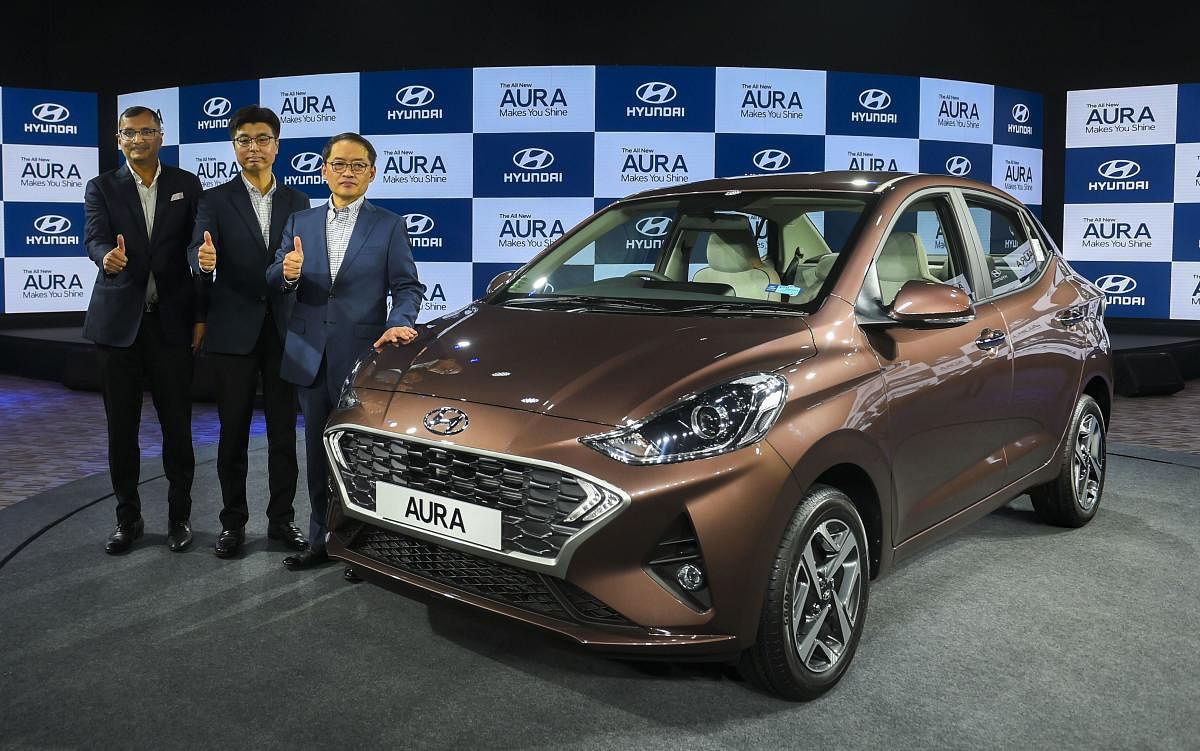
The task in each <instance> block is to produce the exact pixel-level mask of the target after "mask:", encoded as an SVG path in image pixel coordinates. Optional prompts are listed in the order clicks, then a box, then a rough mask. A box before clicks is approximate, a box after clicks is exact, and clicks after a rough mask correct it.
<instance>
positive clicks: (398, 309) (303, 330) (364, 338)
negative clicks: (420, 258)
mask: <svg viewBox="0 0 1200 751" xmlns="http://www.w3.org/2000/svg"><path fill="white" fill-rule="evenodd" d="M328 210H329V206H328V204H324V205H321V206H318V207H316V208H312V209H308V210H305V211H300V212H297V213H295V214H292V216H291V218H290V219H288V221H287V224H286V226H284V228H283V236H282V237H281V238H280V241H279V249H278V250H277V251H276V252H275V263H273V264H272V265H271V267H270V268H268V269H267V274H266V277H267V284H268V285H269V286H270V287H272V288H274V289H279V290H282V291H284V292H285V293H286V292H290V293H292V294H294V295H295V298H296V300H295V306H294V307H293V308H292V314H291V316H290V317H289V318H288V325H287V329H288V331H287V339H286V341H285V342H284V347H283V364H282V366H281V368H280V374H281V375H282V376H283V378H284V379H285V380H287V381H291V382H292V383H294V384H296V385H298V386H310V385H312V384H313V382H314V381H315V380H316V377H317V372H318V370H320V367H321V359H322V358H325V359H326V378H327V379H328V380H329V381H330V382H333V383H340V382H341V381H342V380H343V379H344V378H345V377H346V376H347V375H349V373H350V368H352V367H353V366H354V361H355V360H356V359H357V358H358V357H359V356H360V355H362V353H363V352H364V351H365V350H366V349H367V348H368V347H370V346H371V345H372V344H374V343H375V340H376V339H378V338H379V336H380V335H381V334H382V333H383V332H384V331H385V330H386V329H388V328H390V327H392V326H413V325H414V324H415V323H416V320H417V313H418V312H419V311H420V309H421V301H422V297H423V295H424V294H425V285H423V284H421V282H420V281H418V279H417V266H416V264H415V263H413V257H412V249H411V248H410V247H409V244H408V235H407V233H406V232H405V229H404V220H403V219H402V218H401V217H400V216H399V215H397V214H395V213H393V212H391V211H388V210H387V209H382V208H380V207H378V206H375V205H373V204H371V203H369V202H367V201H363V205H362V209H361V210H360V211H359V214H358V221H357V222H356V223H355V225H354V231H353V232H352V233H351V234H350V243H349V244H348V245H347V246H346V254H345V256H344V257H343V259H342V265H341V267H340V268H339V269H338V275H337V280H336V281H334V280H332V279H331V278H330V273H329V251H328V250H327V248H326V245H325V222H326V214H327V212H328ZM297 236H299V237H300V240H301V242H302V243H303V245H304V265H303V266H302V267H301V269H300V280H299V282H298V283H297V284H296V285H295V286H294V287H289V286H288V285H287V284H285V283H284V281H283V258H284V256H286V255H287V254H288V253H290V252H291V251H292V250H293V248H294V244H293V238H294V237H297ZM219 252H220V251H219V250H218V253H219ZM218 258H219V256H218ZM218 263H219V261H218ZM217 268H218V269H219V268H220V266H219V265H218V267H217ZM219 273H220V272H218V275H219ZM388 295H391V299H392V310H391V313H390V314H389V313H388V310H387V297H388Z"/></svg>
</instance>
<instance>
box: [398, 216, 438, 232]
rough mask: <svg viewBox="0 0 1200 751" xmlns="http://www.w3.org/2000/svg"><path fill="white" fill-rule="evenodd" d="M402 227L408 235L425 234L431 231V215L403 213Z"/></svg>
mask: <svg viewBox="0 0 1200 751" xmlns="http://www.w3.org/2000/svg"><path fill="white" fill-rule="evenodd" d="M403 216H404V228H405V229H406V230H407V231H408V234H409V235H426V234H429V233H430V232H432V231H433V217H431V216H428V215H426V214H404V215H403Z"/></svg>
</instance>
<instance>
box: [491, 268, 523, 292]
mask: <svg viewBox="0 0 1200 751" xmlns="http://www.w3.org/2000/svg"><path fill="white" fill-rule="evenodd" d="M515 273H517V270H516V269H509V270H508V271H501V272H500V273H499V274H496V275H495V276H494V277H492V281H490V282H488V286H487V292H486V293H485V294H489V295H490V294H492V293H493V292H495V291H496V290H498V289H500V288H501V287H503V286H504V285H506V284H508V280H509V279H512V278H513V274H515Z"/></svg>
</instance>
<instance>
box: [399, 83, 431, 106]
mask: <svg viewBox="0 0 1200 751" xmlns="http://www.w3.org/2000/svg"><path fill="white" fill-rule="evenodd" d="M433 97H434V93H433V89H431V88H429V87H428V86H419V85H417V84H413V85H412V86H405V87H404V88H402V89H399V90H398V91H396V101H397V102H399V103H400V104H402V105H404V106H405V107H424V106H425V105H427V104H429V103H430V102H432V101H433Z"/></svg>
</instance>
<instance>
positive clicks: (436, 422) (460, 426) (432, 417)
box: [424, 407, 471, 435]
mask: <svg viewBox="0 0 1200 751" xmlns="http://www.w3.org/2000/svg"><path fill="white" fill-rule="evenodd" d="M424 422H425V427H426V428H428V429H429V431H430V432H431V433H437V434H438V435H455V434H457V433H461V432H463V431H464V430H466V429H467V425H469V424H470V422H471V421H470V419H469V418H468V417H467V413H466V412H463V411H462V410H461V409H459V408H458V407H438V408H437V409H435V410H431V411H430V412H429V414H427V415H425V420H424Z"/></svg>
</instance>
